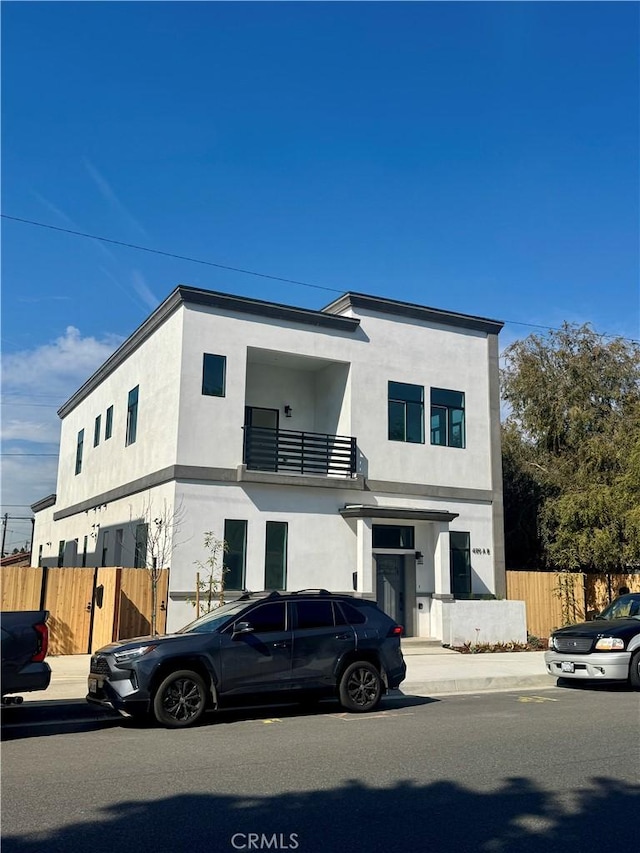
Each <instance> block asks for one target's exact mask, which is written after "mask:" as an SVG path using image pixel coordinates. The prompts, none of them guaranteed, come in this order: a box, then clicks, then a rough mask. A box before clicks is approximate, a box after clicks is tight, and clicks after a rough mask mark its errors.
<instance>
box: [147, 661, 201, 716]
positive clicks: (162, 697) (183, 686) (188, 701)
mask: <svg viewBox="0 0 640 853" xmlns="http://www.w3.org/2000/svg"><path fill="white" fill-rule="evenodd" d="M206 704H207V688H206V687H205V683H204V681H203V680H202V678H201V677H200V676H199V675H198V674H197V673H196V672H191V671H190V670H187V669H184V670H178V671H177V672H172V673H170V674H169V675H168V676H167V677H166V678H165V679H164V681H163V682H162V684H161V685H160V686H159V687H158V689H157V690H156V694H155V696H154V698H153V713H154V715H155V718H156V720H157V721H158V722H159V723H162V725H164V726H169V727H171V728H182V727H184V726H191V725H193V723H195V722H196V721H197V720H199V719H200V717H201V716H202V714H203V713H204V709H205V706H206Z"/></svg>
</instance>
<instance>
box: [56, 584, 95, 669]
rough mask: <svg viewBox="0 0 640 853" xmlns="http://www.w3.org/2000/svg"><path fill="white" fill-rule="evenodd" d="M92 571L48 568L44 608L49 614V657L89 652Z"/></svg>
mask: <svg viewBox="0 0 640 853" xmlns="http://www.w3.org/2000/svg"><path fill="white" fill-rule="evenodd" d="M95 573H96V570H95V569H80V568H78V569H76V568H73V569H48V570H47V572H46V581H45V583H46V592H45V598H44V607H45V609H46V610H48V611H49V623H48V624H49V654H51V655H85V654H87V652H88V651H89V636H90V632H91V614H92V609H93V584H94V577H95Z"/></svg>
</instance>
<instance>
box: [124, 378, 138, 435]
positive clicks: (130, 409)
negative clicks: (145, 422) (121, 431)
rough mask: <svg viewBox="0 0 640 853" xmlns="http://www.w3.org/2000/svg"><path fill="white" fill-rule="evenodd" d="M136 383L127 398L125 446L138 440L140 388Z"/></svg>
mask: <svg viewBox="0 0 640 853" xmlns="http://www.w3.org/2000/svg"><path fill="white" fill-rule="evenodd" d="M139 387H140V386H139V385H136V387H135V388H132V389H131V391H129V398H128V400H127V434H126V438H125V447H128V446H129V445H130V444H133V443H134V441H135V440H136V432H137V430H138V388H139Z"/></svg>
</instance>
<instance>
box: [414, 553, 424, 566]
mask: <svg viewBox="0 0 640 853" xmlns="http://www.w3.org/2000/svg"><path fill="white" fill-rule="evenodd" d="M423 561H424V557H423V556H422V551H416V563H418V565H419V566H421V565H422V563H423Z"/></svg>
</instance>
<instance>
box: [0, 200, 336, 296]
mask: <svg viewBox="0 0 640 853" xmlns="http://www.w3.org/2000/svg"><path fill="white" fill-rule="evenodd" d="M0 216H2V218H3V219H11V220H13V221H14V222H23V223H25V224H26V225H37V226H38V227H39V228H50V229H51V230H52V231H62V232H63V233H65V234H73V235H75V236H76V237H87V238H89V239H90V240H101V241H102V242H103V243H112V244H113V245H115V246H124V247H125V248H127V249H136V250H137V251H139V252H149V253H151V254H153V255H164V256H165V257H166V258H175V259H176V260H178V261H190V262H191V263H193V264H204V265H205V266H207V267H217V268H218V269H221V270H228V271H229V272H239V273H242V274H243V275H255V276H257V277H258V278H268V279H271V281H281V282H283V283H284V284H299V285H300V286H301V287H313V288H315V289H316V290H330V291H331V292H332V293H344V289H342V290H339V289H338V288H336V287H325V286H323V285H321V284H310V283H309V282H308V281H298V280H296V279H294V278H282V277H281V276H278V275H268V274H267V273H263V272H256V271H255V270H245V269H242V268H240V267H231V266H227V265H226V264H218V263H214V261H203V260H202V259H201V258H190V257H188V256H187V255H176V254H174V253H173V252H163V251H162V250H161V249H150V248H149V247H148V246H138V245H137V244H136V243H125V242H123V241H122V240H112V239H111V238H109V237H99V236H98V235H97V234H85V233H84V232H83V231H72V230H71V229H70V228H60V227H59V226H58V225H48V224H47V223H45V222H35V221H34V220H33V219H21V218H20V217H19V216H9V215H8V214H7V213H2V214H0Z"/></svg>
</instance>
